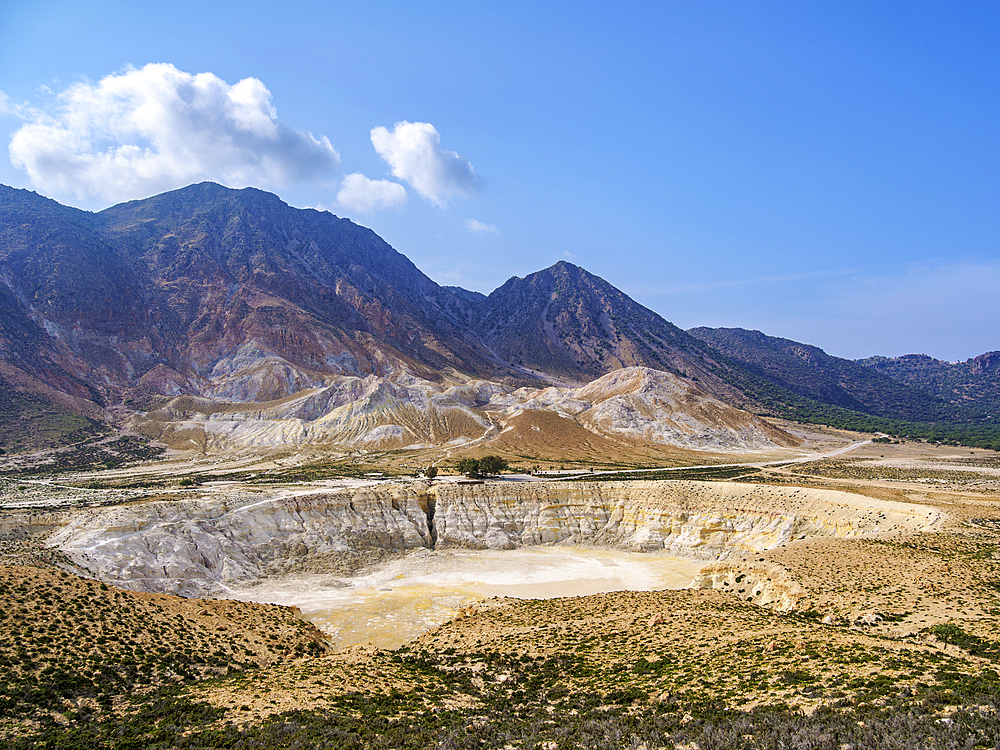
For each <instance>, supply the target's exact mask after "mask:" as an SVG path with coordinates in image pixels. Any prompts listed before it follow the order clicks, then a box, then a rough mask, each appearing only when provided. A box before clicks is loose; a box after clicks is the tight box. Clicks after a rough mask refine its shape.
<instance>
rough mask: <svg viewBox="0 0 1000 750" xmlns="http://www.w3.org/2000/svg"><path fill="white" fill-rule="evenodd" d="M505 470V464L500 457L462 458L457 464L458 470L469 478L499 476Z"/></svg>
mask: <svg viewBox="0 0 1000 750" xmlns="http://www.w3.org/2000/svg"><path fill="white" fill-rule="evenodd" d="M506 468H507V462H506V461H505V460H504V459H502V458H500V456H483V457H482V458H463V459H461V460H460V461H459V462H458V470H459V471H460V472H461V473H462V474H465V475H466V476H467V477H470V478H476V477H483V476H488V475H493V474H499V473H500V472H501V471H504V470H505V469H506Z"/></svg>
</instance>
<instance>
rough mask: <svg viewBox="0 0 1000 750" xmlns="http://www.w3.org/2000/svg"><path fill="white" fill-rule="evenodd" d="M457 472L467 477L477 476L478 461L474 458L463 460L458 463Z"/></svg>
mask: <svg viewBox="0 0 1000 750" xmlns="http://www.w3.org/2000/svg"><path fill="white" fill-rule="evenodd" d="M458 471H459V473H461V474H465V476H467V477H474V476H478V474H479V460H478V459H475V458H463V459H460V460H459V462H458Z"/></svg>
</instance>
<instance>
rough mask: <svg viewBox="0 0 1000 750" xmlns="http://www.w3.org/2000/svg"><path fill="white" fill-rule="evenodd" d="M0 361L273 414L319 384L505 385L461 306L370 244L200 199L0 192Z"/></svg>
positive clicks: (351, 231)
mask: <svg viewBox="0 0 1000 750" xmlns="http://www.w3.org/2000/svg"><path fill="white" fill-rule="evenodd" d="M0 278H2V280H3V282H4V285H3V286H2V287H0V316H2V317H0V320H2V322H0V347H2V353H3V354H4V359H6V360H7V361H9V362H11V363H12V364H14V365H15V366H17V367H19V368H20V369H22V370H24V371H26V372H31V373H36V374H38V375H39V377H41V379H42V380H44V381H45V382H46V383H48V384H49V385H52V386H53V387H59V388H60V389H62V390H67V391H72V392H74V393H75V395H78V396H81V397H88V398H91V399H92V400H94V401H95V402H99V403H104V404H111V403H114V402H115V401H116V400H118V399H120V398H122V397H123V396H127V395H130V393H131V392H133V391H137V392H152V393H165V394H177V393H193V394H199V395H206V396H217V397H227V398H235V399H244V400H267V399H273V398H280V397H283V396H286V395H289V394H291V393H294V392H296V391H298V390H300V389H301V388H302V387H305V386H316V385H320V384H322V383H323V382H324V378H326V377H327V376H332V375H341V374H345V373H350V374H359V375H365V374H385V373H387V372H393V371H397V370H400V369H405V370H408V371H411V372H413V373H414V374H416V375H419V376H421V377H425V378H430V379H434V378H435V377H437V374H438V373H439V372H440V371H442V370H447V369H448V368H455V369H458V370H461V371H462V372H466V373H472V374H475V375H486V376H494V375H500V376H503V375H506V374H508V373H507V371H506V369H505V368H504V366H503V365H502V364H501V363H498V362H496V360H495V358H494V357H493V355H492V354H490V353H489V352H488V351H487V350H486V349H485V348H484V347H483V346H482V344H480V343H479V342H478V341H477V340H476V339H475V337H474V336H473V335H471V334H470V333H469V331H468V330H467V328H466V327H465V326H464V325H463V323H462V321H463V319H467V318H468V317H469V309H470V303H469V301H468V300H467V298H466V297H465V296H464V295H459V294H456V293H455V292H453V291H450V290H448V289H446V288H443V287H440V286H438V285H437V284H435V283H434V282H433V281H431V280H430V279H429V278H427V277H426V276H425V275H424V274H422V273H421V272H420V271H419V270H418V269H417V268H416V267H415V266H414V265H413V264H412V263H411V262H410V261H409V260H408V259H406V258H405V257H404V256H402V255H401V254H399V253H397V252H396V251H395V250H393V249H392V248H391V247H389V245H388V244H386V243H385V242H384V241H383V240H381V238H379V237H378V236H377V235H375V233H374V232H372V231H371V230H368V229H365V228H363V227H359V226H357V225H356V224H354V223H352V222H350V221H348V220H346V219H339V218H337V217H335V216H333V215H332V214H329V213H326V212H320V211H313V210H297V209H292V208H290V207H289V206H287V205H286V204H284V203H283V202H281V201H280V200H279V199H278V198H277V197H276V196H273V195H270V194H268V193H264V192H262V191H259V190H254V189H250V188H248V189H245V190H229V189H227V188H223V187H221V186H219V185H214V184H211V183H202V184H200V185H192V186H190V187H188V188H184V189H182V190H177V191H173V192H171V193H166V194H163V195H160V196H156V197H154V198H150V199H147V200H144V201H133V202H130V203H126V204H122V205H119V206H114V207H112V208H110V209H107V210H105V211H102V212H100V213H98V214H88V213H86V212H82V211H76V210H75V209H68V208H66V207H63V206H60V205H59V204H57V203H55V202H54V201H50V200H48V199H45V198H42V197H40V196H36V195H34V194H33V193H28V192H27V191H19V190H12V189H10V188H0Z"/></svg>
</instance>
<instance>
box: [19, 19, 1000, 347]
mask: <svg viewBox="0 0 1000 750" xmlns="http://www.w3.org/2000/svg"><path fill="white" fill-rule="evenodd" d="M998 38H1000V4H997V3H995V2H963V3H948V2H933V3H922V2H899V3H888V2H883V3H878V2H857V3H854V2H841V3H825V4H821V3H792V2H787V3H778V2H704V3H691V2H655V3H653V2H650V3H641V2H633V3H629V2H625V3H619V4H615V5H611V4H608V3H579V2H575V3H561V2H552V3H540V4H539V3H526V2H525V3H522V2H503V3H500V2H497V3H490V2H480V3H476V2H468V1H466V2H460V3H459V2H456V3H448V2H439V3H430V2H425V3H404V2H395V3H383V2H377V1H371V0H369V1H367V2H329V3H303V2H295V1H294V0H292V1H290V2H284V3H280V4H277V3H259V2H246V1H244V2H239V3H230V2H204V0H202V1H201V2H197V3H195V2H170V3H136V2H102V1H100V0H93V1H92V2H89V3H86V4H83V3H79V2H72V3H71V2H55V1H48V2H47V1H46V0H32V1H31V2H23V1H22V0H7V2H6V3H4V4H3V7H2V9H0V91H2V92H3V94H2V96H0V136H2V138H3V141H4V144H5V145H7V146H9V150H8V151H7V152H0V153H2V154H3V155H2V156H0V182H3V183H4V184H8V185H14V186H17V187H30V188H33V189H36V190H38V192H41V193H43V194H46V195H49V196H51V197H54V198H56V199H57V200H60V201H62V202H65V203H69V204H72V205H77V206H81V207H84V208H89V209H95V210H96V209H100V208H103V207H105V206H107V205H111V204H112V203H115V202H117V201H119V200H125V199H130V198H141V197H146V196H147V195H150V194H153V193H156V192H160V191H161V190H163V189H169V188H171V187H180V186H182V185H184V184H188V183H189V182H193V181H198V180H201V179H213V180H216V181H219V182H223V183H225V184H229V185H232V186H233V187H241V186H244V185H256V186H258V187H262V188H264V189H268V190H272V191H274V192H276V193H278V194H279V195H280V196H281V197H282V198H283V199H284V200H286V201H287V202H289V203H290V204H292V205H295V206H303V207H304V206H315V207H322V208H326V209H328V210H331V211H333V212H334V213H336V214H338V215H340V216H347V217H349V218H351V219H353V220H355V221H357V222H358V223H360V224H364V225H366V226H370V227H372V228H373V229H374V230H375V231H376V232H378V233H379V234H380V235H381V236H383V237H384V238H385V239H386V240H387V241H388V242H390V243H391V244H392V245H393V246H394V247H395V248H396V249H398V250H399V251H400V252H402V253H404V254H405V255H407V256H408V257H409V258H410V259H412V260H413V261H414V263H416V264H417V266H418V267H420V268H421V269H422V270H423V271H424V272H425V273H427V274H428V275H429V276H431V277H432V278H433V279H435V280H436V281H438V282H439V283H442V284H455V285H460V286H464V287H466V288H469V289H476V290H478V291H482V292H489V291H491V290H492V289H494V288H495V287H497V286H499V285H500V284H502V283H503V282H504V281H505V280H506V279H507V278H509V277H511V276H513V275H518V276H524V275H526V274H528V273H531V272H533V271H536V270H539V269H541V268H544V267H546V266H548V265H551V264H552V263H554V262H556V261H557V260H560V259H566V260H569V261H571V262H574V263H577V264H578V265H581V266H583V267H584V268H586V269H588V270H589V271H591V272H592V273H595V274H597V275H599V276H601V277H603V278H605V279H607V280H608V281H609V282H611V283H612V284H614V285H615V286H617V287H619V288H621V289H622V290H624V291H625V292H626V293H628V294H630V295H631V296H633V297H634V298H635V299H637V300H638V301H640V302H641V303H643V304H645V305H647V306H648V307H650V308H652V309H654V310H656V311H657V312H658V313H660V314H661V315H662V316H663V317H665V318H666V319H667V320H670V321H672V322H674V323H676V324H677V325H680V326H682V327H684V328H688V327H692V326H697V325H708V326H739V327H744V328H756V329H759V330H762V331H764V332H765V333H768V334H771V335H775V336H784V337H787V338H792V339H796V340H798V341H804V342H807V343H811V344H815V345H817V346H820V347H822V348H824V349H826V350H827V351H828V352H830V353H831V354H835V355H838V356H845V357H852V358H854V357H864V356H869V355H872V354H885V355H901V354H906V353H926V354H930V355H932V356H935V357H938V358H941V359H951V360H955V359H965V358H968V357H972V356H975V355H977V354H980V353H982V352H985V351H989V350H995V349H1000V315H998V314H997V300H998V299H1000V45H998V44H997V41H996V40H997V39H998ZM200 74H207V75H200ZM241 82H242V83H241ZM190 91H196V92H197V97H195V98H194V99H191V98H190V97H188V98H187V99H185V98H184V96H182V95H181V94H183V92H190ZM182 100H183V101H185V102H187V104H185V105H184V107H185V109H184V111H180V110H178V109H177V108H178V107H179V106H180V105H178V104H177V102H178V101H182ZM192 102H193V103H192Z"/></svg>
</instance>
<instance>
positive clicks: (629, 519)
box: [48, 481, 942, 608]
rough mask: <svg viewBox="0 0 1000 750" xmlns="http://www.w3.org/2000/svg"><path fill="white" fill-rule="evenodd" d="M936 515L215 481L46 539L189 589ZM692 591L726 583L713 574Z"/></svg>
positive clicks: (707, 543)
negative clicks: (491, 552)
mask: <svg viewBox="0 0 1000 750" xmlns="http://www.w3.org/2000/svg"><path fill="white" fill-rule="evenodd" d="M941 521H942V514H941V513H940V512H939V511H937V510H935V509H933V508H928V507H926V506H921V505H913V504H904V503H898V502H892V501H884V500H875V499H872V498H861V497H858V496H855V495H850V494H847V493H843V492H833V491H829V490H810V489H801V488H784V487H770V486H764V485H756V486H755V485H752V484H732V483H718V482H713V483H704V482H684V481H679V482H671V481H660V482H651V483H641V482H620V483H619V482H610V483H601V484H595V483H573V484H565V483H563V484H560V483H548V482H546V483H487V484H481V485H456V484H445V485H440V486H423V487H415V486H412V485H396V486H392V485H380V486H377V487H366V488H362V489H358V490H347V491H340V492H324V491H322V490H313V491H306V490H300V491H297V492H294V493H279V494H277V495H272V496H267V495H259V494H258V495H247V494H231V495H230V494H228V493H226V492H225V491H224V490H221V489H220V490H218V491H216V492H213V493H212V494H211V495H209V496H208V497H206V498H205V499H203V500H197V501H195V500H189V501H181V502H177V501H171V502H163V501H161V502H148V503H143V504H139V505H127V506H121V507H114V508H110V509H97V510H93V511H78V512H76V513H74V514H72V516H71V517H70V518H69V520H68V522H67V523H66V525H65V526H64V527H63V528H61V529H59V530H58V531H57V532H56V533H55V534H53V535H52V536H50V537H49V540H48V544H49V545H50V546H52V547H55V548H57V549H59V550H60V551H61V552H62V553H63V554H65V555H67V556H68V558H69V559H70V560H71V561H72V562H73V563H75V564H76V565H77V566H78V568H79V569H80V570H82V571H86V572H87V573H88V574H89V575H92V576H94V577H96V578H98V579H100V580H104V581H107V582H109V583H114V584H115V585H118V586H124V587H126V588H130V589H135V590H139V591H161V592H169V593H177V594H183V595H187V596H191V595H218V594H220V593H224V592H225V591H226V590H227V589H228V587H232V586H239V585H246V584H247V583H250V582H253V581H254V580H256V579H259V578H262V577H265V576H275V575H281V574H285V573H288V572H290V571H295V570H298V571H302V570H324V569H326V570H330V569H333V570H337V569H343V567H344V566H345V565H349V564H350V562H351V561H353V560H359V559H360V560H364V559H371V557H372V556H371V552H372V551H373V550H374V551H377V552H383V551H384V552H404V551H407V550H413V549H416V548H436V549H446V548H448V547H462V548H470V549H511V548H514V547H519V546H523V545H536V544H584V545H586V544H590V545H601V546H611V547H619V548H622V549H628V550H639V551H666V552H669V553H671V554H674V555H679V556H684V557H693V558H697V559H701V560H705V561H722V560H728V559H730V558H734V557H740V556H743V557H745V556H746V555H747V554H749V553H754V552H761V551H763V550H769V549H773V548H776V547H780V546H782V545H784V544H787V543H789V542H791V541H793V540H796V539H801V538H805V537H833V538H838V539H844V538H863V537H867V536H875V535H879V534H886V533H901V532H903V531H918V530H928V529H932V528H935V527H936V526H938V525H940V523H941ZM366 556H367V557H366ZM739 574H740V571H739V570H738V569H737V570H736V572H733V573H732V575H733V576H738V575H739ZM702 585H706V586H723V585H729V584H728V583H725V584H724V582H723V581H722V578H720V577H719V576H718V575H716V576H715V577H706V578H704V579H703V584H702ZM782 587H784V588H782ZM785 589H787V587H786V586H784V584H783V583H782V582H778V581H776V582H770V583H769V584H768V585H767V586H766V589H759V590H757V592H756V595H755V596H754V597H753V598H756V599H757V600H766V601H767V602H771V601H773V600H775V599H777V598H782V601H783V606H784V607H785V608H791V607H792V606H794V597H790V596H789V593H788V591H787V590H785Z"/></svg>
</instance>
